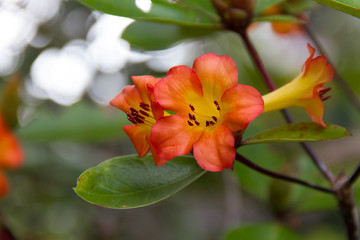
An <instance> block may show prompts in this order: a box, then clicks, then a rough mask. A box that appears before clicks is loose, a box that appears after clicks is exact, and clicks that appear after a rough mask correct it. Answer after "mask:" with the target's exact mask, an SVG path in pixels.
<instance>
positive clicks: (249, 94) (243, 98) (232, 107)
mask: <svg viewBox="0 0 360 240" xmlns="http://www.w3.org/2000/svg"><path fill="white" fill-rule="evenodd" d="M221 105H222V108H223V114H222V116H221V118H222V124H224V125H225V126H226V127H227V128H229V129H230V131H232V132H235V131H238V130H240V129H245V128H246V127H247V125H248V124H249V123H250V122H251V121H252V120H254V119H255V118H256V117H257V116H258V115H259V114H260V113H262V112H263V110H264V101H263V99H262V97H261V94H260V93H259V92H258V91H257V90H256V89H255V88H253V87H251V86H247V85H243V84H237V85H236V86H235V87H232V88H230V89H228V90H227V91H226V92H225V93H224V95H223V96H222V98H221Z"/></svg>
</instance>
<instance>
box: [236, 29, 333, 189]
mask: <svg viewBox="0 0 360 240" xmlns="http://www.w3.org/2000/svg"><path fill="white" fill-rule="evenodd" d="M238 33H239V34H240V36H241V37H242V39H243V40H244V43H245V45H246V48H247V49H248V51H249V53H250V55H251V57H252V58H253V60H254V62H255V64H256V66H257V68H258V69H259V71H260V73H261V75H262V76H263V78H264V80H265V82H266V85H267V86H268V88H269V90H270V91H274V90H275V89H276V85H275V83H274V81H273V80H272V79H271V77H270V75H269V74H268V73H267V71H266V69H265V67H264V64H263V63H262V61H261V59H260V57H259V55H258V53H257V51H256V49H255V47H254V46H253V45H252V43H251V42H250V39H249V37H248V36H247V34H246V32H245V31H243V32H238ZM282 114H283V115H284V118H285V119H286V121H287V122H288V123H293V122H294V121H293V118H292V116H291V115H290V113H289V111H288V110H286V109H284V110H282ZM300 144H301V146H302V147H303V149H304V150H305V151H306V153H307V154H308V155H309V156H310V158H311V159H312V161H313V162H314V164H315V166H316V167H317V168H318V169H319V170H320V172H321V173H322V174H323V175H324V176H325V177H326V179H328V180H329V181H330V182H333V181H334V179H335V177H334V176H333V174H332V173H331V172H330V171H329V170H328V168H327V167H326V165H325V164H324V163H323V162H321V160H320V159H319V157H318V156H317V155H316V154H315V152H314V151H313V150H312V148H311V147H310V145H309V144H307V143H300Z"/></svg>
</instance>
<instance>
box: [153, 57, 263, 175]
mask: <svg viewBox="0 0 360 240" xmlns="http://www.w3.org/2000/svg"><path fill="white" fill-rule="evenodd" d="M154 95H155V99H156V101H157V102H158V103H159V104H160V105H161V107H162V108H163V109H165V110H170V111H172V112H175V114H174V115H171V116H165V117H163V118H160V119H158V120H157V121H156V123H155V124H154V126H153V127H152V130H151V135H150V142H151V144H152V146H153V147H154V148H155V150H156V152H157V154H158V156H159V157H160V158H162V159H164V160H165V161H166V160H170V159H172V158H174V157H176V156H179V155H185V154H188V153H189V152H190V151H191V150H193V154H194V157H195V159H196V161H197V162H198V164H199V166H200V167H202V168H203V169H205V170H207V171H221V170H223V169H226V168H230V167H231V165H232V163H233V162H234V158H235V148H234V136H233V134H232V132H236V131H239V130H241V129H245V128H247V126H248V124H249V123H250V122H251V121H252V120H254V119H255V118H256V117H257V116H258V115H259V114H260V113H262V112H263V109H264V103H263V99H262V97H261V94H260V93H259V92H258V91H257V90H256V89H255V88H253V87H251V86H247V85H242V84H238V72H237V68H236V65H235V63H234V61H233V60H232V59H231V58H230V57H228V56H218V55H216V54H213V53H209V54H205V55H202V56H200V57H199V58H197V59H196V60H195V61H194V64H193V68H189V67H186V66H176V67H173V68H171V69H170V70H169V72H168V74H167V76H166V77H165V78H163V79H161V80H159V81H158V83H157V84H156V85H155V88H154Z"/></svg>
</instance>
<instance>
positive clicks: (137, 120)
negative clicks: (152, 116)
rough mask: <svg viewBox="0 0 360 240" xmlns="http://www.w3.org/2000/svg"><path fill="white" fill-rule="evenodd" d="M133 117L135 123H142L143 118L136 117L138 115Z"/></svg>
mask: <svg viewBox="0 0 360 240" xmlns="http://www.w3.org/2000/svg"><path fill="white" fill-rule="evenodd" d="M134 119H135V120H136V122H137V123H144V121H143V120H141V119H140V118H138V117H134Z"/></svg>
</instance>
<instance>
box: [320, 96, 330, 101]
mask: <svg viewBox="0 0 360 240" xmlns="http://www.w3.org/2000/svg"><path fill="white" fill-rule="evenodd" d="M329 98H331V95H330V96H326V97H322V96H321V100H322V101H326V100H328V99H329Z"/></svg>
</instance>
